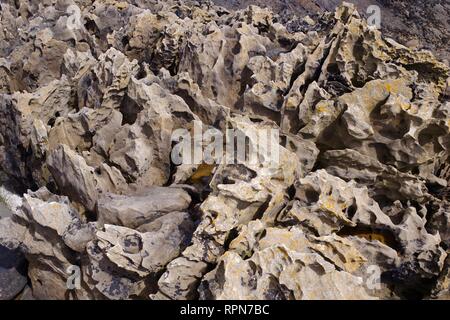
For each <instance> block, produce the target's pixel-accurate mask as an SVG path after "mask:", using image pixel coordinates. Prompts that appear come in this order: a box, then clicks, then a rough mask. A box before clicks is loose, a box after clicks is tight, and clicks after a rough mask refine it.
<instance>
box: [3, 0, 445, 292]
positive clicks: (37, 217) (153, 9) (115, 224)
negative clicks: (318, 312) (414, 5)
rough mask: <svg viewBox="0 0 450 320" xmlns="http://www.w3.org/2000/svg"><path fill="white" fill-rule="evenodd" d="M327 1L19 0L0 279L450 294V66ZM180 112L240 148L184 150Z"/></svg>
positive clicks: (62, 286)
mask: <svg viewBox="0 0 450 320" xmlns="http://www.w3.org/2000/svg"><path fill="white" fill-rule="evenodd" d="M394 2H395V4H392V5H390V4H389V5H388V4H386V5H385V6H384V7H392V8H397V5H398V4H399V3H403V1H394ZM432 2H433V3H436V1H432ZM286 3H288V2H286ZM301 3H302V5H305V4H307V3H313V2H312V1H301ZM314 3H317V1H314ZM69 5H77V6H78V7H79V9H80V15H81V21H82V23H80V24H79V25H76V26H75V28H74V26H73V25H72V22H73V21H72V20H73V19H72V18H73V17H72V16H71V14H70V12H69V11H68V9H69V7H68V6H69ZM334 6H335V1H331V2H330V3H329V8H332V7H334ZM418 6H422V5H418ZM310 9H311V10H313V9H314V8H313V7H310ZM446 10H447V7H442V8H441V7H436V8H435V10H434V11H435V12H437V14H442V13H443V12H446ZM316 13H317V14H316V15H312V16H310V17H292V16H291V17H287V16H286V17H279V16H277V15H275V14H273V13H272V11H271V10H269V9H267V8H260V7H257V6H250V7H246V8H243V9H242V10H236V11H233V10H231V11H228V10H226V9H224V8H221V7H218V6H215V5H214V4H213V3H211V2H209V1H190V0H186V1H123V2H114V1H106V0H98V1H95V2H93V3H91V2H88V1H46V2H43V3H39V5H38V3H37V2H36V1H34V0H20V1H12V0H6V1H3V2H2V4H1V10H0V17H1V19H0V20H1V21H2V26H3V28H0V29H1V31H0V40H1V41H0V53H1V56H2V58H0V167H1V170H2V172H4V175H5V176H6V178H7V180H8V183H6V180H5V185H4V187H1V188H0V196H1V197H2V198H4V202H5V205H6V206H7V207H8V208H9V209H11V213H10V215H9V216H8V217H6V218H1V219H0V248H7V250H9V251H8V252H15V253H16V252H17V254H18V257H19V259H17V260H16V261H17V262H18V263H19V262H20V263H21V262H22V261H23V262H24V265H26V268H25V269H24V274H25V273H26V274H27V275H28V277H27V278H25V277H24V275H23V274H17V272H16V271H15V269H14V268H10V267H8V268H3V269H1V267H0V297H1V298H14V297H17V298H18V299H20V297H22V298H24V297H25V298H27V297H34V298H36V299H405V298H413V299H418V298H442V299H443V298H447V297H448V290H449V288H448V287H449V286H448V283H449V280H448V279H449V275H448V273H449V272H448V269H449V258H448V250H449V245H450V243H449V241H450V233H449V230H450V225H449V223H450V217H449V213H448V211H449V201H448V197H449V195H450V193H449V186H450V166H449V163H450V162H449V159H450V157H449V153H450V102H449V95H448V79H449V73H450V70H449V67H448V66H447V65H446V64H445V63H443V62H440V61H439V60H438V59H437V58H435V57H434V56H433V54H431V53H430V52H428V51H424V50H420V48H421V44H420V43H417V42H414V41H413V42H411V43H409V45H408V46H403V45H401V44H399V43H397V42H395V41H394V40H392V39H390V38H387V37H385V36H384V35H383V34H382V33H381V32H380V30H377V29H376V28H375V27H373V26H369V25H368V22H367V21H366V20H365V19H363V18H362V17H361V15H360V13H358V11H357V10H356V8H355V6H353V5H351V4H348V3H346V4H342V5H340V6H338V7H337V8H336V10H334V12H326V13H322V12H321V10H319V9H317V12H316ZM384 13H386V12H384ZM419 20H420V19H419ZM385 29H386V28H385ZM387 29H389V28H387ZM391 30H392V29H391ZM436 30H437V29H436ZM427 33H428V32H427ZM430 33H432V34H434V33H435V31H433V30H431V31H430ZM443 34H444V33H443ZM400 38H402V37H401V36H400ZM434 40H435V39H434V38H432V37H431V38H430V41H432V42H433V43H434ZM447 42H448V41H447ZM442 43H445V40H444V38H443V39H442ZM434 49H436V48H434ZM178 130H183V132H184V133H186V134H187V135H189V136H190V137H191V138H192V139H191V140H192V141H191V142H190V144H189V146H191V147H192V146H193V145H195V146H196V147H203V148H204V149H205V150H208V151H211V150H210V149H208V148H209V147H210V144H209V142H211V141H206V140H207V139H206V138H205V136H207V133H208V134H209V133H211V131H210V130H214V132H215V133H217V134H221V135H222V134H223V135H225V134H227V136H226V137H225V140H224V141H223V142H224V143H223V146H224V147H225V148H223V149H224V150H222V151H223V154H220V152H219V151H218V152H217V153H218V154H215V155H214V160H215V161H216V162H214V163H210V161H208V160H211V159H198V158H197V157H195V159H194V160H195V161H194V160H193V161H190V162H189V163H182V164H179V163H175V162H176V161H175V160H174V159H173V158H172V157H171V156H172V155H173V152H175V151H180V150H179V149H177V147H178V145H177V143H178V142H179V141H176V139H175V138H174V136H173V135H174V132H177V131H178ZM262 130H273V131H274V132H276V135H275V137H276V139H277V140H275V141H271V143H270V144H269V145H264V144H263V143H261V141H259V139H258V137H257V135H255V132H260V131H262ZM199 131H200V132H199ZM230 131H231V132H232V133H234V134H235V135H236V137H233V141H234V139H235V138H236V141H239V137H241V138H244V139H243V140H244V142H245V144H246V146H245V150H246V151H250V150H251V151H256V152H255V156H256V157H255V158H254V159H256V160H257V161H251V159H242V158H239V148H238V146H232V147H231V148H226V144H227V142H229V141H227V138H229V136H228V134H229V132H230ZM199 133H201V134H202V135H203V134H204V136H203V139H201V141H198V140H197V138H198V136H199ZM184 138H186V140H188V138H187V136H183V142H184ZM216 138H217V140H218V139H219V138H218V137H214V139H216ZM218 141H219V140H218ZM189 152H190V151H189V150H181V151H180V154H178V155H181V156H185V155H187V153H189ZM194 155H196V156H197V155H198V154H196V152H194ZM274 155H275V158H276V160H275V161H270V160H274ZM236 157H237V159H236ZM254 159H253V160H254ZM230 160H231V161H230ZM3 180H4V179H3V174H2V179H1V181H2V182H1V183H2V184H3ZM13 182H14V183H13ZM11 186H13V187H11ZM11 190H14V191H16V193H17V194H16V195H14V194H11V192H10V191H11ZM5 250H6V249H5ZM21 255H23V257H24V259H25V260H26V263H25V261H24V260H23V259H22V258H20V257H21ZM0 260H1V259H0ZM13 260H14V259H13ZM7 262H8V263H9V262H10V261H9V260H8V261H7ZM0 265H1V264H0ZM77 271H79V272H80V273H79V280H80V281H79V284H80V286H75V287H73V286H72V285H71V284H70V281H72V280H73V277H72V276H73V272H77ZM5 279H7V280H5ZM10 279H12V281H10ZM25 279H26V280H27V281H28V280H29V283H28V284H27V286H26V283H25ZM6 282H7V283H8V285H5V284H4V283H6ZM25 286H26V288H27V289H25V291H24V292H23V293H22V294H21V295H19V294H20V292H19V291H20V290H22V288H24V287H25Z"/></svg>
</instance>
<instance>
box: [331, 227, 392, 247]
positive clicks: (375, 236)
mask: <svg viewBox="0 0 450 320" xmlns="http://www.w3.org/2000/svg"><path fill="white" fill-rule="evenodd" d="M337 234H338V235H339V236H341V237H346V236H355V237H360V238H364V239H366V240H369V241H375V240H378V241H380V242H381V243H383V244H385V245H387V246H389V247H391V248H393V249H396V248H397V247H398V244H397V241H396V240H395V237H394V235H393V234H391V233H390V232H389V231H382V230H372V229H370V228H364V227H355V228H350V227H344V228H342V229H341V230H340V231H339V232H338V233H337Z"/></svg>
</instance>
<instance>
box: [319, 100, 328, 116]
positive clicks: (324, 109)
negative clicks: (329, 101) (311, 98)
mask: <svg viewBox="0 0 450 320" xmlns="http://www.w3.org/2000/svg"><path fill="white" fill-rule="evenodd" d="M316 110H317V112H319V113H325V112H328V111H329V110H328V107H327V105H326V104H325V103H320V102H319V103H318V104H317V106H316Z"/></svg>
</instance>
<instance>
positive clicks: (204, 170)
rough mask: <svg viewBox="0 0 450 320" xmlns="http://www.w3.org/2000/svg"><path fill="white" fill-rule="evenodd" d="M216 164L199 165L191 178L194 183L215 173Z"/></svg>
mask: <svg viewBox="0 0 450 320" xmlns="http://www.w3.org/2000/svg"><path fill="white" fill-rule="evenodd" d="M214 168H215V165H213V164H206V163H202V164H201V165H199V166H198V168H197V170H196V171H195V172H194V174H193V175H192V176H191V177H190V178H189V180H190V182H192V183H200V182H202V179H203V178H204V177H210V176H212V174H213V170H214Z"/></svg>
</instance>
